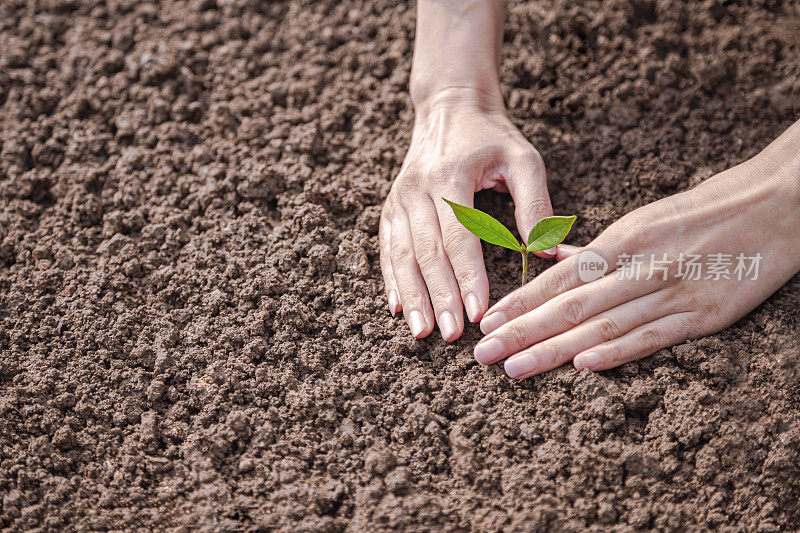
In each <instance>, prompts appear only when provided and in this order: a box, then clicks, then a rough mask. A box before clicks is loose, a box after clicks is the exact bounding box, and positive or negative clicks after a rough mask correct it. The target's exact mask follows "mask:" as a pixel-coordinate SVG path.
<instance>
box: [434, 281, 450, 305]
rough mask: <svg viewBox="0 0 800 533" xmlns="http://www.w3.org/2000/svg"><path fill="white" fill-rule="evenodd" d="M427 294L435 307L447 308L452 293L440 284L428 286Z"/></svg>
mask: <svg viewBox="0 0 800 533" xmlns="http://www.w3.org/2000/svg"><path fill="white" fill-rule="evenodd" d="M428 294H430V295H431V301H433V302H435V304H436V305H435V307H449V306H450V303H451V302H452V300H453V292H452V291H451V290H450V288H449V287H446V286H444V285H441V284H436V285H431V286H429V287H428Z"/></svg>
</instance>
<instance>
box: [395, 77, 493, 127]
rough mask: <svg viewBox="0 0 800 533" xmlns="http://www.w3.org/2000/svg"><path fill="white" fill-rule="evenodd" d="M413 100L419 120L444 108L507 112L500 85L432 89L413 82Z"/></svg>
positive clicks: (449, 86) (417, 119) (452, 86)
mask: <svg viewBox="0 0 800 533" xmlns="http://www.w3.org/2000/svg"><path fill="white" fill-rule="evenodd" d="M411 101H412V102H413V104H414V113H415V118H416V121H417V122H421V121H424V120H426V119H427V118H428V117H430V115H431V114H433V113H434V112H435V111H438V110H442V109H444V110H447V109H453V110H459V109H470V110H476V111H480V112H484V113H501V114H505V112H506V108H505V105H504V104H503V95H502V94H501V93H500V87H499V86H497V87H480V86H478V84H476V85H474V86H472V85H448V86H444V87H441V88H436V89H432V88H428V87H421V86H419V85H415V84H414V83H413V82H412V84H411Z"/></svg>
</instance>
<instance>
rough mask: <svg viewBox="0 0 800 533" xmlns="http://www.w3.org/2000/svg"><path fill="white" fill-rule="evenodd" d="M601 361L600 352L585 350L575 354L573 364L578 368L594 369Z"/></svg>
mask: <svg viewBox="0 0 800 533" xmlns="http://www.w3.org/2000/svg"><path fill="white" fill-rule="evenodd" d="M601 362H602V360H601V358H600V354H599V353H597V352H586V353H582V354H578V355H576V356H575V361H573V364H574V365H575V368H577V369H578V370H584V369H588V370H596V369H597V368H599V367H600V363H601Z"/></svg>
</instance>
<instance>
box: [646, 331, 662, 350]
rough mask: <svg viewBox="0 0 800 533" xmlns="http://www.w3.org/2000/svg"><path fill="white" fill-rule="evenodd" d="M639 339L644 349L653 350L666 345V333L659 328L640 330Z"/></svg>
mask: <svg viewBox="0 0 800 533" xmlns="http://www.w3.org/2000/svg"><path fill="white" fill-rule="evenodd" d="M641 341H642V346H643V347H644V349H645V350H655V349H658V348H661V347H662V346H666V344H667V334H666V332H665V331H663V330H662V329H660V328H647V329H645V330H644V331H642V334H641Z"/></svg>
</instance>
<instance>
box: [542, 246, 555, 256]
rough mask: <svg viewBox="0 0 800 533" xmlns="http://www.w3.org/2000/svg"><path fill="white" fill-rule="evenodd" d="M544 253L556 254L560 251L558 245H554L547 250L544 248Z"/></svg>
mask: <svg viewBox="0 0 800 533" xmlns="http://www.w3.org/2000/svg"><path fill="white" fill-rule="evenodd" d="M544 253H546V254H547V255H556V254H557V253H558V247H556V246H553V247H552V248H548V249H547V250H544Z"/></svg>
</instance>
